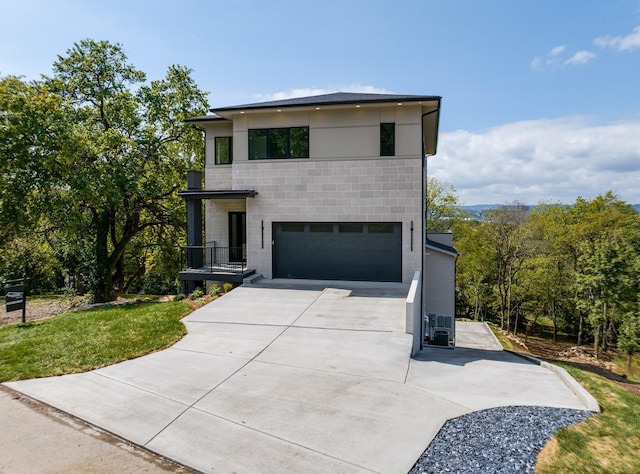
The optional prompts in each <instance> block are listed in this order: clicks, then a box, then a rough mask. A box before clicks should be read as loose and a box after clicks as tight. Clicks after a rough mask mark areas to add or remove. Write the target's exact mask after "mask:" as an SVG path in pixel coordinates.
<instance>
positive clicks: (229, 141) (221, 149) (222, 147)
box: [216, 137, 233, 165]
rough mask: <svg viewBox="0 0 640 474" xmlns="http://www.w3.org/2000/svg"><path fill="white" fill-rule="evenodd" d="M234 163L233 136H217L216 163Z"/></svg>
mask: <svg viewBox="0 0 640 474" xmlns="http://www.w3.org/2000/svg"><path fill="white" fill-rule="evenodd" d="M232 163H233V138H231V137H216V165H230V164H232Z"/></svg>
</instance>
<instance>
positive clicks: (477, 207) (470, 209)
mask: <svg viewBox="0 0 640 474" xmlns="http://www.w3.org/2000/svg"><path fill="white" fill-rule="evenodd" d="M503 205H504V204H474V205H473V206H460V207H461V208H462V210H463V211H465V212H466V213H467V214H468V215H469V217H474V218H476V219H482V216H483V214H484V212H486V211H489V210H491V209H498V208H499V207H501V206H503ZM535 207H536V206H529V209H530V210H531V209H535ZM633 208H634V209H635V210H636V212H638V213H639V214H640V204H634V205H633Z"/></svg>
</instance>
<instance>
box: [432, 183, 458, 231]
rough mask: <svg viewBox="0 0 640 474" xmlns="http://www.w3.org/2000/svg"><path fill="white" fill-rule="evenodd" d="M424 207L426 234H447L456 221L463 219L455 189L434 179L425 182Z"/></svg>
mask: <svg viewBox="0 0 640 474" xmlns="http://www.w3.org/2000/svg"><path fill="white" fill-rule="evenodd" d="M426 207H427V231H428V232H448V231H449V230H450V229H451V227H452V225H453V224H454V223H455V222H456V221H457V220H459V219H461V218H463V217H464V211H463V210H462V208H461V207H460V204H459V201H458V196H457V195H456V188H455V187H453V185H451V184H448V183H443V182H440V181H438V180H437V179H436V178H429V179H428V181H427V202H426Z"/></svg>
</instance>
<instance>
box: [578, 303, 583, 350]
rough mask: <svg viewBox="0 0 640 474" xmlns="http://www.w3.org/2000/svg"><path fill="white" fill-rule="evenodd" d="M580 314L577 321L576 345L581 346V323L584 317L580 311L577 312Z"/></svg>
mask: <svg viewBox="0 0 640 474" xmlns="http://www.w3.org/2000/svg"><path fill="white" fill-rule="evenodd" d="M579 313H580V318H579V319H578V345H579V346H580V345H582V337H583V332H582V323H583V321H584V315H583V314H582V311H580V312H579Z"/></svg>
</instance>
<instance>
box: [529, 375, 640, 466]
mask: <svg viewBox="0 0 640 474" xmlns="http://www.w3.org/2000/svg"><path fill="white" fill-rule="evenodd" d="M558 365H561V366H562V367H564V368H565V369H566V370H567V371H568V372H569V373H570V374H571V375H572V376H573V377H574V378H575V379H576V380H577V381H578V382H580V383H581V384H582V385H583V386H584V387H585V388H586V389H587V390H588V391H589V393H591V395H593V396H594V397H595V398H596V400H598V403H599V404H600V408H601V410H602V412H601V413H599V414H597V415H595V416H593V417H591V418H590V419H588V420H586V421H584V422H582V423H579V424H577V425H575V426H571V427H569V428H563V429H561V430H560V431H558V433H557V434H556V435H555V436H554V437H553V438H552V439H551V440H550V441H549V442H548V443H547V445H546V446H545V447H544V449H543V450H542V452H541V453H540V455H539V456H538V464H537V466H536V472H537V473H539V474H556V473H620V474H623V473H624V474H626V473H631V472H640V455H638V453H640V397H638V396H636V395H633V394H632V393H629V392H628V391H626V390H624V389H622V388H620V387H619V386H618V385H617V384H615V383H614V382H612V381H609V380H607V379H605V378H604V377H601V376H599V375H596V374H593V373H591V372H587V371H584V370H581V369H577V368H575V367H572V366H570V365H566V364H558Z"/></svg>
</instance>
